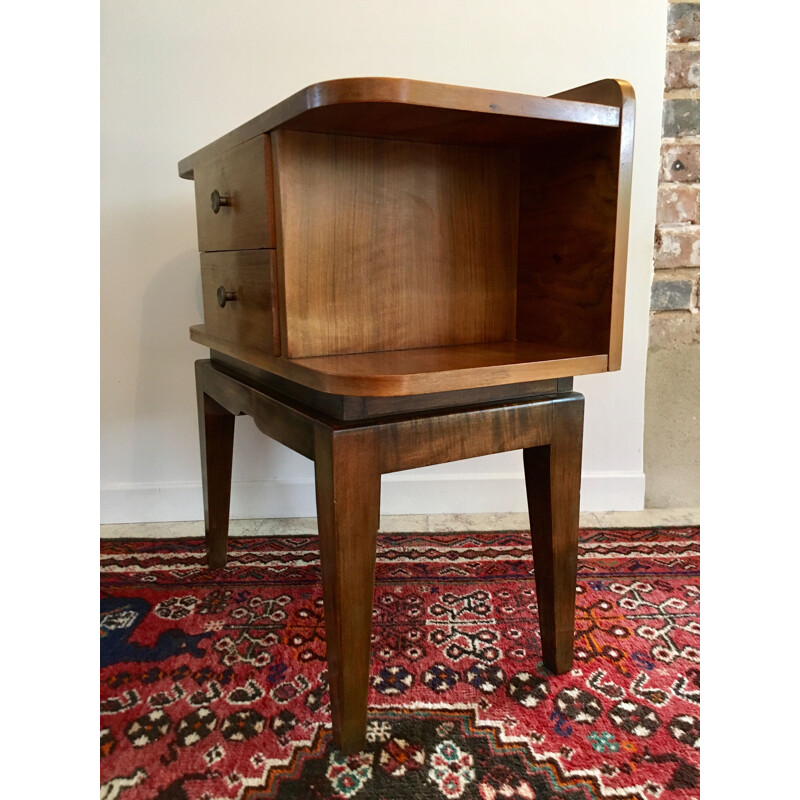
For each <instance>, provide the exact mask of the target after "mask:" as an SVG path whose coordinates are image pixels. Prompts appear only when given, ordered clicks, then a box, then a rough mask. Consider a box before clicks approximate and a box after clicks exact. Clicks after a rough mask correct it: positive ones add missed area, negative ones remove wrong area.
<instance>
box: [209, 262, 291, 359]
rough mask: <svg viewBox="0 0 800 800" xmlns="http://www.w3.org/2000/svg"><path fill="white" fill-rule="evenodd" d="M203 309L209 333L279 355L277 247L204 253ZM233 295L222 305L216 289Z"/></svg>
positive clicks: (240, 344) (237, 343) (243, 345)
mask: <svg viewBox="0 0 800 800" xmlns="http://www.w3.org/2000/svg"><path fill="white" fill-rule="evenodd" d="M200 270H201V274H202V280H203V312H204V314H205V325H206V329H207V330H208V332H209V334H210V335H212V336H215V337H219V338H220V339H223V340H225V341H228V342H232V343H234V344H236V345H237V346H240V347H246V348H253V349H255V350H260V351H262V352H264V353H267V354H270V355H280V346H279V337H280V334H279V332H278V320H277V308H276V305H277V304H276V302H275V287H274V285H273V284H274V277H275V251H274V250H241V251H237V250H232V251H226V252H219V253H202V254H201V256H200ZM220 287H224V289H225V291H226V292H230V293H231V294H233V295H234V299H231V300H229V301H226V303H225V306H224V307H221V306H220V305H219V303H218V301H217V290H218V289H219V288H220Z"/></svg>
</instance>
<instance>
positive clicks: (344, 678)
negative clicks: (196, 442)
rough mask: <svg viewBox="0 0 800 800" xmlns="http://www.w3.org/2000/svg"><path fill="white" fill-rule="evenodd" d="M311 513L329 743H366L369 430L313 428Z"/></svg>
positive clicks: (372, 531)
mask: <svg viewBox="0 0 800 800" xmlns="http://www.w3.org/2000/svg"><path fill="white" fill-rule="evenodd" d="M314 462H315V470H316V481H317V520H318V525H319V540H320V556H321V561H322V590H323V598H324V604H325V641H326V644H327V653H328V682H329V684H330V696H331V717H332V721H333V742H334V745H335V746H336V747H337V748H338V749H339V750H340V751H341V752H342V753H345V754H350V753H357V752H358V751H359V750H362V749H363V748H364V745H365V738H366V725H367V690H368V688H369V664H370V634H371V631H372V600H373V590H374V585H375V542H376V537H377V533H378V526H379V524H380V496H381V476H380V471H379V467H378V451H377V445H376V440H375V434H374V433H373V432H372V431H369V430H350V431H335V432H334V431H331V430H329V429H318V430H317V432H316V433H315V439H314Z"/></svg>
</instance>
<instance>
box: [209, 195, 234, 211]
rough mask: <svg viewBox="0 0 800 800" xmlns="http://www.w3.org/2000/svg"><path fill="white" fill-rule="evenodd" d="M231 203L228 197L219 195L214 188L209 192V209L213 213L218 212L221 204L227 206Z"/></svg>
mask: <svg viewBox="0 0 800 800" xmlns="http://www.w3.org/2000/svg"><path fill="white" fill-rule="evenodd" d="M230 204H231V199H230V197H225V195H221V194H220V193H219V192H218V191H217V190H216V189H214V191H213V192H211V210H212V211H213V212H214V213H215V214H219V210H220V209H221V208H222V206H229V205H230Z"/></svg>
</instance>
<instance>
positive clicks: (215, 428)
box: [197, 372, 236, 569]
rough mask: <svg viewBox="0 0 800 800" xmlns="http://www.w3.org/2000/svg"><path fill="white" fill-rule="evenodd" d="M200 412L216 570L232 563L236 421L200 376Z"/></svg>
mask: <svg viewBox="0 0 800 800" xmlns="http://www.w3.org/2000/svg"><path fill="white" fill-rule="evenodd" d="M197 412H198V422H199V427H200V459H201V462H202V469H203V512H204V516H205V525H206V551H207V552H208V565H209V566H210V567H211V568H212V569H221V568H222V567H224V566H225V562H226V561H227V560H228V521H229V518H230V508H231V467H232V464H233V424H234V421H235V419H236V417H235V416H234V415H233V414H231V413H230V412H229V411H227V410H226V409H224V408H223V407H222V406H221V405H220V404H219V403H217V402H216V401H215V400H212V398H210V397H209V396H208V395H207V394H205V393H204V392H203V385H202V380H201V379H200V374H199V372H198V376H197Z"/></svg>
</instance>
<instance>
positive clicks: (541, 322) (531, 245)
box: [517, 128, 619, 353]
mask: <svg viewBox="0 0 800 800" xmlns="http://www.w3.org/2000/svg"><path fill="white" fill-rule="evenodd" d="M618 167H619V130H615V129H609V128H604V129H602V128H594V129H589V128H586V129H584V130H582V131H580V132H578V133H575V134H573V135H571V136H568V137H564V138H563V139H555V140H552V141H551V142H548V143H547V144H546V145H542V146H541V147H537V148H525V149H523V151H522V153H521V165H520V238H519V283H518V292H517V337H518V338H519V339H520V340H523V341H534V342H546V343H548V344H552V345H557V346H561V347H574V348H578V349H583V350H588V351H590V352H594V353H608V348H609V326H610V319H611V299H612V286H613V281H614V246H615V233H616V218H617V174H618Z"/></svg>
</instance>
